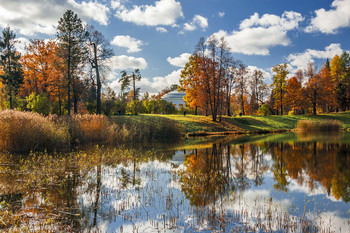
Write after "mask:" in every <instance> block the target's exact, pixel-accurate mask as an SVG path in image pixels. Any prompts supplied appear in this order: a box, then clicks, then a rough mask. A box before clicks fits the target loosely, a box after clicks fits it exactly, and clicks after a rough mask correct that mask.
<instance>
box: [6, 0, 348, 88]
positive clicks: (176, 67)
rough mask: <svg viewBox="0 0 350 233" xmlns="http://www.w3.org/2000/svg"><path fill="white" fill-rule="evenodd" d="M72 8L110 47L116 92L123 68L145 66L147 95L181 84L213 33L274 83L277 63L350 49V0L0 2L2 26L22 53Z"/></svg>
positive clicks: (301, 64)
mask: <svg viewBox="0 0 350 233" xmlns="http://www.w3.org/2000/svg"><path fill="white" fill-rule="evenodd" d="M68 9H71V10H73V11H74V12H75V13H77V14H78V16H79V17H80V18H81V19H82V20H83V22H84V23H87V24H90V25H93V26H94V27H95V28H96V29H97V30H99V31H100V32H101V33H102V34H103V35H104V36H105V37H106V39H107V40H109V41H110V42H111V47H112V48H113V50H114V52H115V55H114V56H113V57H112V58H111V59H110V64H111V66H112V70H111V72H110V73H109V74H108V75H106V77H105V78H106V84H107V85H109V86H110V87H112V88H113V89H114V90H115V91H117V92H119V91H120V84H119V83H118V79H119V78H120V71H121V70H124V69H126V70H129V71H132V70H133V69H136V68H139V69H140V71H141V75H142V80H141V81H140V82H139V83H138V86H139V87H140V88H141V92H146V91H147V92H149V93H158V92H160V91H161V90H162V89H164V88H166V87H169V86H171V85H172V84H177V83H178V80H179V77H180V73H181V69H182V68H183V67H184V65H185V63H186V61H188V57H189V56H190V55H191V54H192V53H193V51H194V47H195V45H196V44H197V42H198V41H199V39H200V38H201V37H204V38H206V39H207V38H208V37H210V36H212V35H216V36H217V37H218V38H220V37H225V39H226V41H227V42H228V45H229V47H230V49H231V52H232V54H233V57H234V58H235V59H238V60H241V61H242V62H243V63H244V64H245V65H246V66H248V67H249V68H250V69H251V70H253V69H260V70H262V71H263V74H264V77H265V79H266V82H268V83H271V80H272V77H273V73H272V72H271V68H272V67H273V66H274V65H276V64H281V63H285V62H286V63H288V67H289V71H290V73H291V75H292V74H293V73H294V72H295V71H296V70H297V69H305V67H306V65H307V64H308V62H310V61H313V62H315V64H316V65H317V67H318V68H320V67H321V66H322V64H323V63H324V62H325V60H326V59H327V58H331V57H333V56H334V55H336V54H338V55H340V54H341V53H342V52H343V51H347V52H348V51H350V44H349V41H350V0H293V1H283V0H83V1H81V0H0V29H1V30H2V29H3V28H4V27H7V26H10V27H11V29H12V30H14V31H15V32H16V35H17V38H18V39H19V41H21V43H20V44H18V45H17V48H18V50H20V51H23V49H24V46H25V44H26V43H28V42H29V40H30V39H49V38H53V39H54V38H55V37H56V27H57V24H58V20H59V19H60V18H61V17H62V16H63V14H64V12H65V11H66V10H68Z"/></svg>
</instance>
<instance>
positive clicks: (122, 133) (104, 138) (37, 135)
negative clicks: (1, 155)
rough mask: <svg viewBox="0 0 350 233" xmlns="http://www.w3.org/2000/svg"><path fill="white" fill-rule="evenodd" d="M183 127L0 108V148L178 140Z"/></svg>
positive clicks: (136, 119) (141, 119)
mask: <svg viewBox="0 0 350 233" xmlns="http://www.w3.org/2000/svg"><path fill="white" fill-rule="evenodd" d="M183 132H184V128H183V127H182V126H181V125H180V124H179V123H176V122H175V121H173V120H171V119H166V118H162V117H158V118H154V117H152V118H148V117H144V116H140V117H121V118H118V117H115V118H108V117H107V116H103V115H72V116H57V115H50V116H47V117H45V116H42V115H40V114H37V113H31V112H20V111H16V110H4V111H0V151H3V152H18V153H23V152H30V151H43V150H47V151H65V150H67V149H69V148H70V147H71V145H74V146H81V145H86V144H111V145H118V144H125V143H134V144H135V143H143V142H150V141H162V140H169V139H171V140H178V139H180V138H181V136H182V135H183Z"/></svg>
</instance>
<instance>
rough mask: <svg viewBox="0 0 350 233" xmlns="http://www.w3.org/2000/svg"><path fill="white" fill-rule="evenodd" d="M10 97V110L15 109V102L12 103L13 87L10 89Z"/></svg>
mask: <svg viewBox="0 0 350 233" xmlns="http://www.w3.org/2000/svg"><path fill="white" fill-rule="evenodd" d="M9 95H10V109H13V101H12V90H11V87H10V92H9Z"/></svg>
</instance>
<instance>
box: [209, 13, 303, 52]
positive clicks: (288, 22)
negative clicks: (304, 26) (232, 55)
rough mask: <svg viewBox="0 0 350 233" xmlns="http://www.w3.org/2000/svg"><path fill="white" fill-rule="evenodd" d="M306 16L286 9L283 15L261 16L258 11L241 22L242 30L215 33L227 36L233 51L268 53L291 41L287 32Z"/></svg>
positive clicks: (218, 35)
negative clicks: (273, 48) (272, 48)
mask: <svg viewBox="0 0 350 233" xmlns="http://www.w3.org/2000/svg"><path fill="white" fill-rule="evenodd" d="M303 20H304V18H303V17H302V16H301V14H300V13H297V12H293V11H285V12H284V13H283V14H282V16H281V17H279V16H277V15H272V14H264V15H263V16H261V17H260V16H259V14H258V13H255V14H254V15H252V16H251V17H250V18H249V19H245V20H243V21H242V22H241V24H240V31H232V32H231V33H228V32H226V31H223V30H220V31H219V32H217V33H214V35H216V36H217V37H218V38H221V37H225V39H226V41H227V42H228V45H229V47H230V48H231V51H232V52H236V53H243V54H247V55H253V54H255V55H268V54H269V53H270V51H269V48H271V47H274V46H278V45H282V46H287V45H289V44H290V43H291V41H290V39H289V37H288V36H287V32H288V31H290V30H293V29H296V28H298V25H299V22H301V21H303Z"/></svg>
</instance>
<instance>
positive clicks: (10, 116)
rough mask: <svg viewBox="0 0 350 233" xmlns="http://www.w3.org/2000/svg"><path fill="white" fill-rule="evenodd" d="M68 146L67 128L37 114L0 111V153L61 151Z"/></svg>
mask: <svg viewBox="0 0 350 233" xmlns="http://www.w3.org/2000/svg"><path fill="white" fill-rule="evenodd" d="M68 145H69V134H68V128H67V127H64V126H62V125H57V124H55V123H54V122H52V121H51V120H50V119H48V118H45V117H43V116H42V115H40V114H37V113H30V112H20V111H15V110H4V111H0V151H9V152H29V151H31V150H37V151H39V150H48V151H53V150H61V149H64V148H67V146H68Z"/></svg>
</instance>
